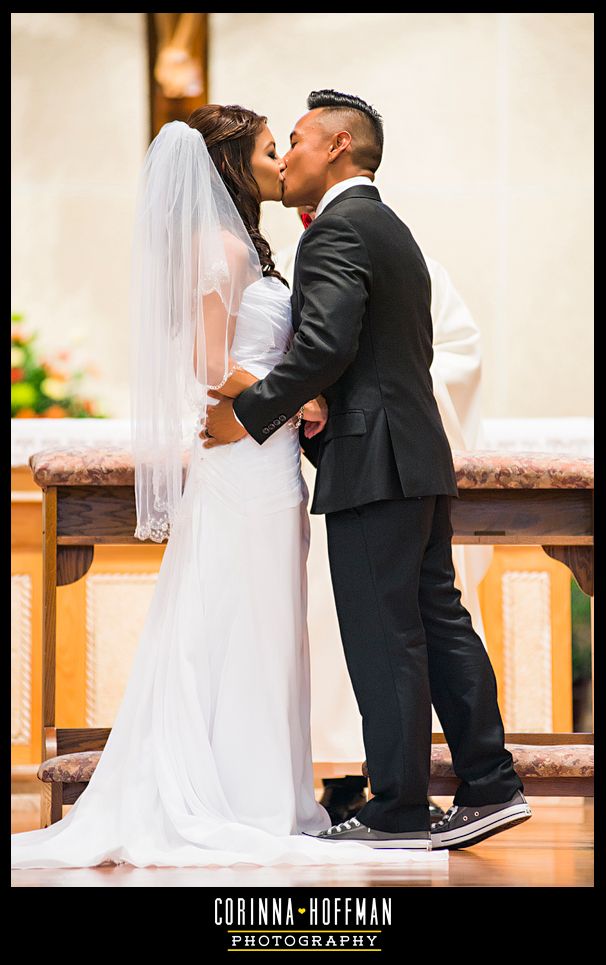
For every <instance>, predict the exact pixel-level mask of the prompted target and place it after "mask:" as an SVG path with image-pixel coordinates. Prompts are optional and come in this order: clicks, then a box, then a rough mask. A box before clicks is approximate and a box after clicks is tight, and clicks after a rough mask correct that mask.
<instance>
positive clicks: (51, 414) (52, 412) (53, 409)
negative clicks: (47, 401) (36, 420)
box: [42, 405, 67, 419]
mask: <svg viewBox="0 0 606 965" xmlns="http://www.w3.org/2000/svg"><path fill="white" fill-rule="evenodd" d="M42 418H44V419H66V418H67V412H66V411H65V409H63V408H62V407H61V406H60V405H50V406H49V407H48V409H46V410H45V411H44V412H43V413H42Z"/></svg>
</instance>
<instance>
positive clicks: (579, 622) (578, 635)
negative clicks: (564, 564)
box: [570, 577, 591, 683]
mask: <svg viewBox="0 0 606 965" xmlns="http://www.w3.org/2000/svg"><path fill="white" fill-rule="evenodd" d="M570 589H571V600H570V602H571V616H572V679H573V683H577V681H579V680H589V679H591V609H590V602H589V597H588V596H587V594H585V593H583V591H582V590H581V589H579V587H578V585H577V581H576V580H575V579H574V577H571V580H570Z"/></svg>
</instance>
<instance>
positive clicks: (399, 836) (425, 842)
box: [303, 818, 431, 851]
mask: <svg viewBox="0 0 606 965" xmlns="http://www.w3.org/2000/svg"><path fill="white" fill-rule="evenodd" d="M303 834H307V832H306V831H304V832H303ZM307 836H308V837H310V838H317V839H318V841H357V842H358V843H359V844H366V845H368V847H369V848H412V849H414V850H415V851H418V850H421V851H431V832H430V831H399V832H397V833H392V832H391V831H376V830H375V829H374V828H368V827H367V826H366V825H365V824H361V823H360V822H359V821H358V819H357V818H349V819H348V820H347V821H341V823H340V824H333V825H332V827H330V828H327V829H326V831H320V832H318V834H309V835H307Z"/></svg>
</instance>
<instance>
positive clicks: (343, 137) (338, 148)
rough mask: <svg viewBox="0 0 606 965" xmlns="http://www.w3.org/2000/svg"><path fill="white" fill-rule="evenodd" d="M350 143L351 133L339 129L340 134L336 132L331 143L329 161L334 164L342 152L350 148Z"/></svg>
mask: <svg viewBox="0 0 606 965" xmlns="http://www.w3.org/2000/svg"><path fill="white" fill-rule="evenodd" d="M350 145H351V134H350V133H349V131H339V133H338V134H335V136H334V138H333V142H332V144H331V145H330V150H329V154H328V163H329V164H332V162H333V161H336V160H337V158H338V157H340V156H341V154H343V153H344V152H345V151H347V150H348V149H349V147H350Z"/></svg>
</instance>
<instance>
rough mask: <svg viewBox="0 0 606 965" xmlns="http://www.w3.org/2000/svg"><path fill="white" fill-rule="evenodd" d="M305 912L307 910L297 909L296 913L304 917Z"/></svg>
mask: <svg viewBox="0 0 606 965" xmlns="http://www.w3.org/2000/svg"><path fill="white" fill-rule="evenodd" d="M306 910H307V909H305V908H297V911H298V912H299V914H300V915H304V914H305V912H306Z"/></svg>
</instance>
